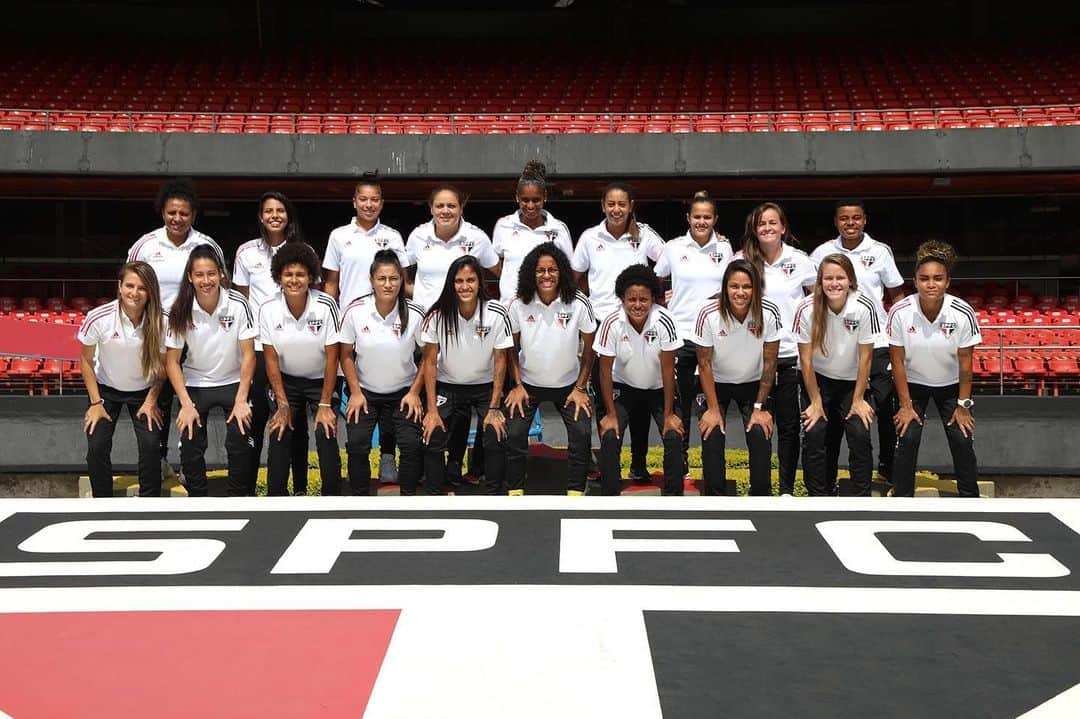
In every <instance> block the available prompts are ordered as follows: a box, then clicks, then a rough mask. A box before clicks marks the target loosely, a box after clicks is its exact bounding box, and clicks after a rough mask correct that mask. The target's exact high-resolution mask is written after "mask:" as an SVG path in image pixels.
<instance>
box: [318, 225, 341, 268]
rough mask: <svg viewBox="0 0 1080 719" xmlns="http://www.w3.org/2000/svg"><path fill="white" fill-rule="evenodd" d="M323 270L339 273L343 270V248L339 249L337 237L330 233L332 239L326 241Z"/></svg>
mask: <svg viewBox="0 0 1080 719" xmlns="http://www.w3.org/2000/svg"><path fill="white" fill-rule="evenodd" d="M322 266H323V269H327V270H330V271H332V272H337V271H338V270H340V269H341V248H339V247H338V239H337V235H336V234H335V233H333V232H331V233H330V239H328V240H327V241H326V256H325V257H323V262H322Z"/></svg>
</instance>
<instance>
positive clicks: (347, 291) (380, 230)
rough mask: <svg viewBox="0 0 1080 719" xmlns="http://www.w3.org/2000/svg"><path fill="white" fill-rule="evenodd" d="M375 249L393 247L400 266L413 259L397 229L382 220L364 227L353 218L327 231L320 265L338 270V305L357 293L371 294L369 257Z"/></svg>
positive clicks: (372, 256) (344, 305) (371, 256)
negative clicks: (328, 235)
mask: <svg viewBox="0 0 1080 719" xmlns="http://www.w3.org/2000/svg"><path fill="white" fill-rule="evenodd" d="M379 250H393V251H394V253H395V254H396V255H397V256H398V262H400V263H401V266H402V267H408V266H409V265H411V264H412V263H413V261H412V260H410V259H409V255H408V253H406V252H405V243H404V242H402V241H401V233H400V232H398V231H397V230H395V229H394V228H393V227H389V226H387V225H384V224H383V223H382V222H376V223H375V226H374V227H372V228H371V229H370V230H365V229H364V228H363V227H361V226H360V225H358V224H356V220H355V219H354V220H352V221H351V222H349V224H347V225H342V226H341V227H338V228H336V229H335V230H334V231H333V232H331V233H330V239H329V240H327V242H326V257H324V258H323V267H324V268H326V269H328V270H333V271H334V272H337V273H338V304H339V305H340V306H341V307H348V306H349V304H350V303H351V302H352V301H353V300H355V299H356V298H357V297H362V296H364V295H367V294H371V261H372V260H373V259H375V253H376V252H378V251H379ZM402 279H403V280H404V278H402Z"/></svg>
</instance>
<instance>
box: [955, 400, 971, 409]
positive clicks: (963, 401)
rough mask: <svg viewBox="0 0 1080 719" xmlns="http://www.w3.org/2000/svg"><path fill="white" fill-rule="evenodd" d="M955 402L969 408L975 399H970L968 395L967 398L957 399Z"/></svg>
mask: <svg viewBox="0 0 1080 719" xmlns="http://www.w3.org/2000/svg"><path fill="white" fill-rule="evenodd" d="M956 404H958V405H960V406H961V407H963V408H964V409H971V408H972V407H974V406H975V400H973V399H971V398H970V397H968V398H967V399H958V400H956Z"/></svg>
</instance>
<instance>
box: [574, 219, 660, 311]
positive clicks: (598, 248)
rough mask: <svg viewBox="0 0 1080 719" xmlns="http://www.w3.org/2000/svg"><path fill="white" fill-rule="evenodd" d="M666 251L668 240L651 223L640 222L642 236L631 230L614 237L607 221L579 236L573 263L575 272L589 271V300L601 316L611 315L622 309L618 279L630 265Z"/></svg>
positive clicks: (645, 261) (653, 259) (654, 259)
mask: <svg viewBox="0 0 1080 719" xmlns="http://www.w3.org/2000/svg"><path fill="white" fill-rule="evenodd" d="M663 251H664V241H663V240H662V239H660V236H659V235H657V234H656V233H655V232H654V231H653V230H652V228H651V227H649V226H648V225H646V224H645V223H643V222H639V223H638V239H637V240H635V239H634V238H632V237H631V236H630V233H625V234H623V235H622V236H621V237H612V236H611V234H610V233H609V232H608V231H607V228H606V226H605V223H603V222H601V223H600V224H599V225H597V226H596V227H590V228H589V229H587V230H585V231H584V232H582V233H581V237H580V238H578V243H577V247H575V248H574V255H573V257H571V258H570V267H571V268H572V269H573V270H574V272H588V273H589V301H590V302H592V306H593V310H594V311H595V312H596V316H597V317H607V316H608V315H609V314H611V313H612V312H614V311H615V310H617V309H619V307H620V306H621V303H620V302H619V298H618V297H616V296H615V279H616V278H617V277H618V276H619V274H620V273H621V272H622V271H623V270H625V269H626V268H627V267H629V266H630V265H647V264H649V260H652V261H653V262H656V261H657V260H659V259H660V255H661V253H662V252H663Z"/></svg>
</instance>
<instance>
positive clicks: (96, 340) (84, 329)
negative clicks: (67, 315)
mask: <svg viewBox="0 0 1080 719" xmlns="http://www.w3.org/2000/svg"><path fill="white" fill-rule="evenodd" d="M100 324H101V323H99V322H94V323H87V321H86V319H85V318H84V319H83V323H82V325H81V326H80V327H79V331H78V332H76V333H75V336H76V337H77V338H78V340H79V342H81V343H83V344H84V345H86V346H87V347H93V346H94V345H96V344H100V343H101V335H100V334H99V333H98V331H97V329H95V327H94V325H99V326H100Z"/></svg>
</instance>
